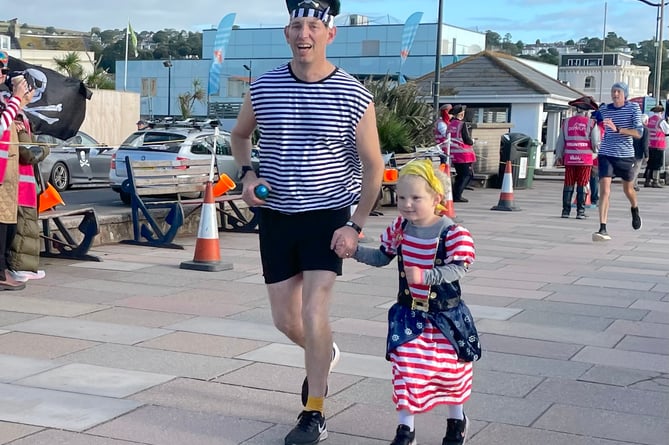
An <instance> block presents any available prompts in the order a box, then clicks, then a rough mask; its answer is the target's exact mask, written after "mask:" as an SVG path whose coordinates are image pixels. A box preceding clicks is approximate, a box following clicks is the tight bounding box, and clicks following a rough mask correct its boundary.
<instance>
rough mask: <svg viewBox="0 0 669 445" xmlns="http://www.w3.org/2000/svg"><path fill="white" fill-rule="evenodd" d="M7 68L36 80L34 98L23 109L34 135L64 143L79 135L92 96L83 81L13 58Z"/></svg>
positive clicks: (10, 58) (11, 71)
mask: <svg viewBox="0 0 669 445" xmlns="http://www.w3.org/2000/svg"><path fill="white" fill-rule="evenodd" d="M8 68H9V71H10V73H14V72H17V71H25V72H27V73H28V74H29V75H30V76H31V77H32V78H33V79H34V83H35V90H36V91H35V96H34V97H33V100H32V102H30V103H29V104H28V105H26V106H25V107H24V109H23V110H24V112H25V115H26V117H27V118H28V119H29V120H30V126H31V128H32V131H33V133H35V134H48V135H51V136H54V137H57V138H59V139H63V140H65V139H69V138H71V137H72V136H74V135H75V134H77V131H79V127H81V123H82V122H83V121H84V118H85V117H86V100H88V99H90V98H91V96H92V95H93V93H91V91H90V90H89V89H88V88H87V87H86V85H85V84H84V83H83V82H82V81H81V80H79V79H75V78H73V77H67V76H63V75H62V74H60V73H58V72H56V71H54V70H52V69H49V68H44V67H41V66H37V65H31V64H29V63H26V62H24V61H23V60H20V59H16V58H14V57H11V56H10V57H9V67H8ZM10 75H11V74H10ZM3 93H5V92H3Z"/></svg>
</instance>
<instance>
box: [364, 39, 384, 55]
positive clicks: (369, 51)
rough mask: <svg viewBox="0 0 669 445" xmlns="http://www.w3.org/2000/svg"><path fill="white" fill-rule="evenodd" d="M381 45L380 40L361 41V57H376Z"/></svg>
mask: <svg viewBox="0 0 669 445" xmlns="http://www.w3.org/2000/svg"><path fill="white" fill-rule="evenodd" d="M380 47H381V41H380V40H363V41H362V57H378V56H379V54H380V51H379V48H380Z"/></svg>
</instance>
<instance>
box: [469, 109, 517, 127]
mask: <svg viewBox="0 0 669 445" xmlns="http://www.w3.org/2000/svg"><path fill="white" fill-rule="evenodd" d="M467 111H468V112H469V113H470V116H471V117H470V116H466V117H465V120H470V119H471V122H474V123H481V124H505V123H508V122H509V108H508V107H505V106H484V107H480V108H474V107H472V108H468V109H467Z"/></svg>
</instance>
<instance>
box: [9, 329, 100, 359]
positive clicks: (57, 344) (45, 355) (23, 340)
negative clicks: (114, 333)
mask: <svg viewBox="0 0 669 445" xmlns="http://www.w3.org/2000/svg"><path fill="white" fill-rule="evenodd" d="M98 344H99V343H97V342H92V341H87V340H78V339H74V338H65V337H55V336H51V335H41V334H27V333H24V332H9V331H8V333H7V334H5V335H0V354H7V355H16V356H23V357H33V358H38V359H47V360H50V359H54V358H57V357H60V356H63V355H66V354H71V353H73V352H76V351H81V350H83V349H88V348H92V347H94V346H96V345H98Z"/></svg>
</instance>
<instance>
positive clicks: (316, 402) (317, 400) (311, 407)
mask: <svg viewBox="0 0 669 445" xmlns="http://www.w3.org/2000/svg"><path fill="white" fill-rule="evenodd" d="M324 401H325V397H311V396H309V397H308V398H307V406H305V407H304V410H305V411H318V412H319V413H321V414H323V402H324Z"/></svg>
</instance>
